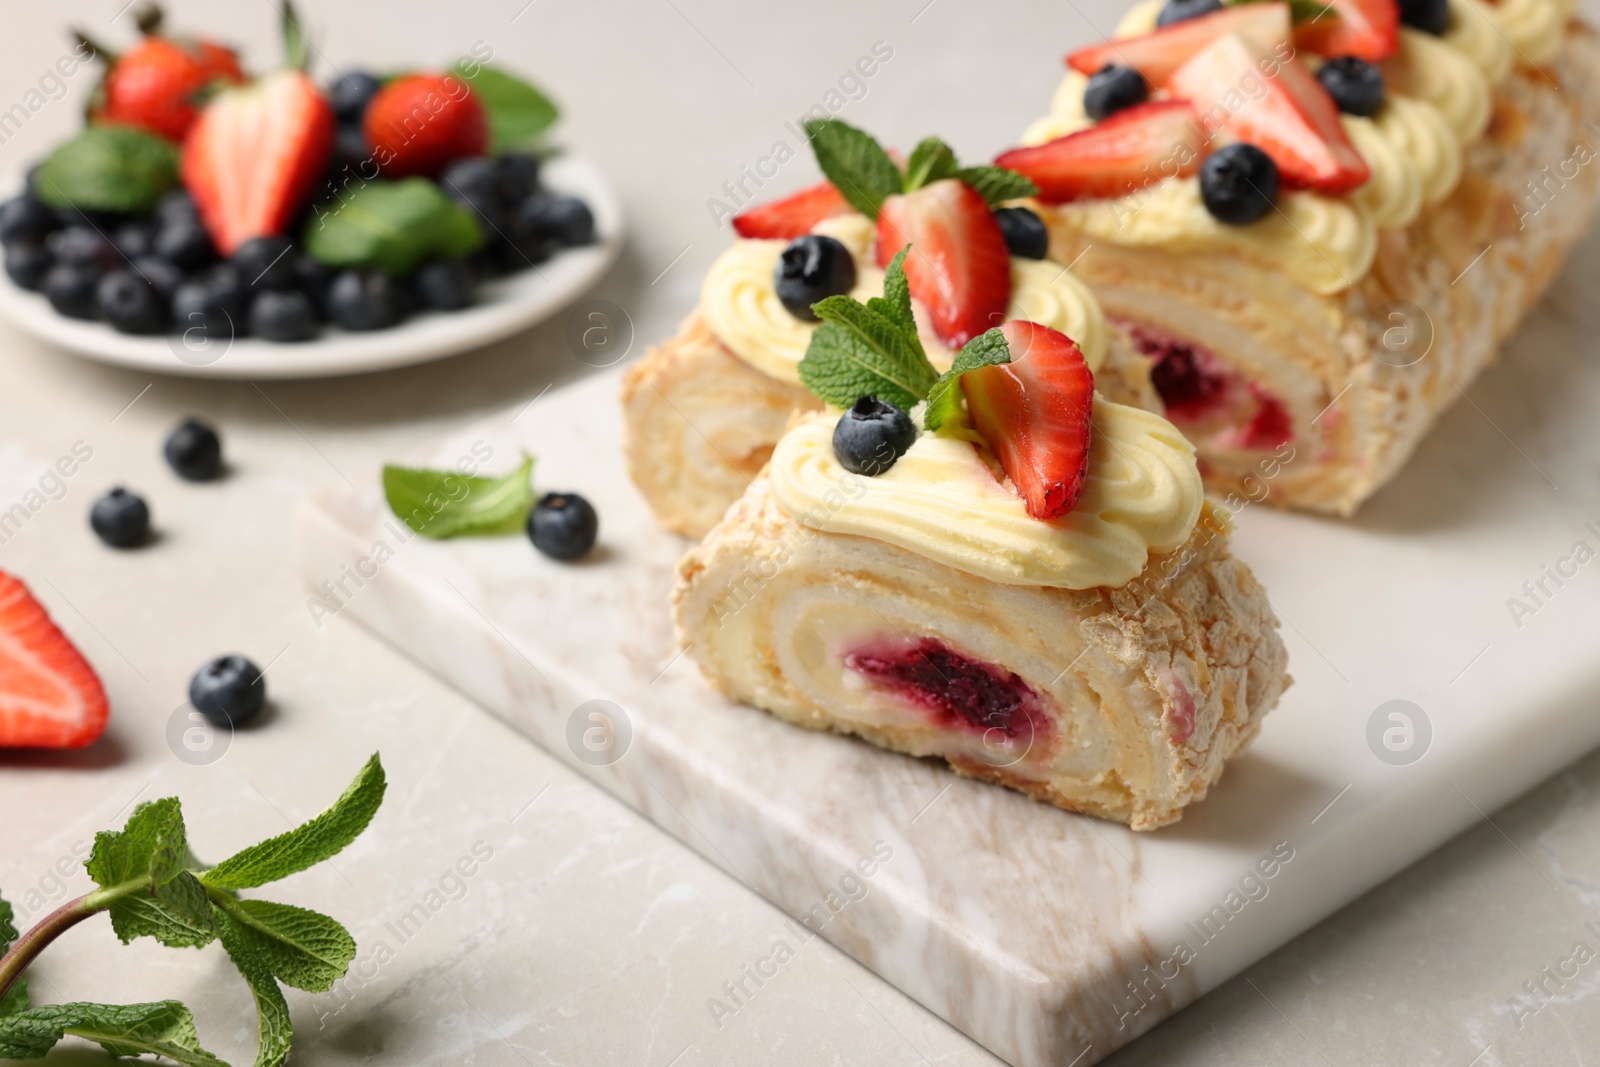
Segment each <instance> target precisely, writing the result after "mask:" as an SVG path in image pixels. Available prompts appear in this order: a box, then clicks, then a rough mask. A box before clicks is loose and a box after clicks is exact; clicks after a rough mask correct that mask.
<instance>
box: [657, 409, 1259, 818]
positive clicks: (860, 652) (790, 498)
mask: <svg viewBox="0 0 1600 1067" xmlns="http://www.w3.org/2000/svg"><path fill="white" fill-rule="evenodd" d="M840 417H841V416H840V412H839V411H838V410H837V409H832V408H829V409H826V410H823V411H819V412H815V413H812V414H809V415H805V416H802V417H800V418H799V419H797V421H796V424H795V426H794V427H793V428H792V429H791V430H789V432H788V433H786V434H785V435H784V436H783V437H782V439H781V440H780V441H779V442H778V444H777V446H776V448H775V450H774V452H773V455H772V458H771V462H770V464H769V465H768V467H767V470H766V471H765V473H764V474H763V475H762V476H761V477H759V478H757V479H756V480H755V481H754V483H753V484H751V485H750V486H749V488H748V489H747V490H746V491H745V493H744V494H743V495H742V496H741V497H740V498H739V500H738V501H737V502H736V503H735V504H734V505H733V507H731V508H730V509H729V510H728V512H727V514H726V515H724V516H723V517H722V519H721V520H720V521H719V522H718V523H717V524H716V525H715V526H714V527H713V528H712V529H711V531H710V532H709V534H708V535H707V536H706V538H705V540H704V541H703V542H702V543H701V544H700V545H699V546H698V547H696V548H695V549H693V550H692V551H691V552H690V553H689V554H688V555H687V556H686V557H685V558H684V559H683V561H682V562H681V563H680V564H679V568H678V578H677V583H676V587H675V590H674V593H673V609H674V618H675V621H676V624H677V628H678V635H679V639H680V641H681V643H682V645H683V647H684V648H686V649H687V650H688V655H689V656H690V657H692V658H693V659H694V660H695V661H696V662H697V663H698V664H699V666H700V668H701V671H702V672H703V674H704V675H705V677H706V678H707V679H708V680H709V681H710V683H711V684H712V685H713V686H714V687H715V688H717V689H718V690H720V691H721V692H722V693H724V694H725V695H726V696H728V697H729V698H730V699H733V700H736V701H742V702H744V703H746V704H750V705H753V706H754V707H757V708H761V709H764V710H766V711H768V712H770V713H772V714H773V715H776V716H778V717H779V718H781V719H784V720H786V721H788V722H791V723H794V724H795V725H798V726H803V727H806V728H808V729H813V730H833V731H837V732H840V733H845V734H853V735H856V736H858V737H860V738H862V739H864V740H866V741H869V742H871V743H873V744H875V745H879V746H882V747H884V748H887V749H892V750H894V751H896V752H902V753H906V754H908V755H911V756H929V757H938V758H940V759H943V760H945V761H947V762H948V763H949V765H950V766H951V767H953V768H954V769H955V770H956V771H958V772H959V773H961V774H963V775H967V776H970V777H973V778H980V779H986V780H988V781H991V782H996V783H999V784H1001V785H1005V786H1009V787H1011V788H1013V789H1017V790H1020V791H1022V792H1023V793H1026V794H1027V795H1029V796H1031V797H1033V798H1034V799H1036V800H1040V801H1043V802H1045V803H1049V804H1054V805H1057V806H1059V807H1061V808H1064V809H1067V810H1069V811H1075V812H1081V813H1085V814H1088V815H1093V816H1098V817H1100V818H1105V819H1112V820H1115V821H1118V822H1122V823H1126V824H1127V825H1129V826H1131V827H1132V828H1134V829H1136V830H1148V829H1153V828H1155V827H1159V826H1162V825H1165V824H1167V823H1171V822H1173V821H1175V820H1176V819H1178V818H1179V817H1180V815H1181V813H1182V811H1183V809H1184V807H1185V806H1186V805H1188V804H1190V803H1193V802H1194V801H1196V800H1199V799H1200V798H1201V797H1203V796H1204V795H1205V793H1206V791H1207V789H1208V788H1209V787H1210V786H1211V784H1212V783H1214V782H1215V781H1217V779H1218V777H1219V776H1220V775H1221V774H1222V770H1223V766H1224V763H1225V762H1226V760H1227V759H1228V758H1229V757H1230V756H1232V755H1234V754H1236V753H1237V752H1239V751H1240V749H1242V748H1243V747H1244V746H1245V745H1246V744H1247V743H1248V742H1249V741H1250V739H1251V738H1252V737H1253V736H1254V735H1255V733H1256V732H1257V730H1258V728H1259V727H1260V724H1261V720H1262V717H1263V716H1264V715H1265V714H1266V712H1267V711H1268V710H1269V709H1271V708H1272V707H1273V706H1274V705H1275V704H1276V703H1277V701H1278V698H1279V695H1280V694H1281V693H1282V691H1283V690H1284V688H1285V686H1286V685H1287V684H1288V677H1287V675H1286V674H1285V666H1286V654H1285V651H1284V647H1283V644H1282V642H1281V641H1280V640H1279V637H1278V633H1277V620H1276V618H1275V616H1274V614H1273V612H1272V609H1271V607H1270V605H1269V604H1268V601H1267V598H1266V595H1265V593H1264V592H1263V591H1262V589H1261V587H1260V586H1259V585H1258V584H1257V583H1256V581H1255V579H1254V578H1253V577H1252V575H1251V573H1250V571H1249V569H1248V568H1247V567H1246V566H1245V565H1244V564H1243V563H1241V562H1239V561H1238V560H1236V559H1234V558H1233V557H1232V556H1231V555H1230V553H1229V550H1228V540H1229V530H1230V527H1229V523H1228V517H1227V513H1226V512H1225V511H1223V510H1221V509H1220V508H1218V507H1216V506H1215V505H1213V504H1210V503H1208V502H1207V501H1206V500H1205V497H1204V491H1203V487H1202V484H1201V480H1200V476H1199V472H1198V469H1197V467H1196V464H1195V459H1194V452H1193V449H1192V447H1191V446H1190V445H1189V443H1188V442H1187V441H1186V440H1185V439H1184V437H1183V435H1182V434H1180V433H1179V432H1178V431H1177V430H1176V429H1175V428H1174V427H1173V426H1172V425H1171V424H1170V423H1168V422H1167V421H1166V420H1164V419H1162V418H1161V417H1159V416H1156V415H1153V414H1150V413H1149V412H1146V411H1143V410H1140V409H1138V408H1134V407H1129V406H1124V405H1121V404H1116V403H1113V402H1111V401H1108V400H1106V399H1105V398H1104V397H1101V396H1096V397H1095V398H1094V403H1093V415H1092V419H1093V436H1092V445H1090V446H1089V448H1088V456H1087V463H1086V467H1085V475H1084V478H1083V482H1082V489H1081V493H1080V494H1079V495H1078V497H1077V499H1076V502H1075V504H1073V505H1072V506H1071V510H1070V511H1069V512H1067V513H1066V514H1063V515H1060V516H1059V517H1056V518H1052V519H1050V520H1048V521H1041V520H1040V519H1038V518H1035V517H1034V516H1033V515H1032V514H1030V511H1029V507H1028V505H1027V504H1026V503H1025V501H1024V500H1023V499H1022V497H1020V496H1019V495H1018V492H1017V490H1016V488H1015V487H1014V486H1013V484H1012V482H1011V480H1010V479H1008V478H1007V476H1006V474H1005V472H1004V471H1002V470H1001V469H1000V467H999V466H998V464H997V462H996V457H995V455H994V454H993V452H992V451H991V450H990V449H988V448H987V447H986V445H985V444H984V442H983V439H982V438H981V437H979V436H977V435H976V434H973V433H971V432H965V431H959V430H958V431H957V432H954V433H945V432H940V433H933V432H927V431H924V432H921V433H920V434H919V435H918V436H917V437H916V440H915V442H914V443H912V444H911V445H910V447H909V449H908V450H907V451H906V452H905V453H904V455H902V456H900V457H899V458H898V460H897V461H896V462H895V463H894V465H893V466H892V467H890V468H889V469H888V470H887V471H884V472H883V473H880V474H878V475H876V476H873V477H867V476H863V475H859V474H852V473H850V472H849V471H848V470H847V469H846V468H845V467H844V466H842V465H841V461H840V459H839V457H838V456H837V455H836V453H835V445H834V444H833V434H834V429H835V425H836V423H837V422H838V421H839V419H840Z"/></svg>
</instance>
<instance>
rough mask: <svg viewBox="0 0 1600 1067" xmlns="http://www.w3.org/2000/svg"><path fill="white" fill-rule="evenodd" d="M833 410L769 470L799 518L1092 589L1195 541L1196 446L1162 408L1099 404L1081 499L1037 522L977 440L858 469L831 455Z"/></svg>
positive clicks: (929, 553)
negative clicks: (864, 473) (868, 470)
mask: <svg viewBox="0 0 1600 1067" xmlns="http://www.w3.org/2000/svg"><path fill="white" fill-rule="evenodd" d="M837 418H838V414H837V413H836V412H833V413H828V412H824V413H822V414H819V415H817V416H814V417H813V418H811V419H810V420H809V421H806V422H804V423H801V424H800V425H798V426H796V427H795V428H794V429H792V430H790V431H789V433H788V434H786V435H784V438H783V440H781V441H779V442H778V447H777V449H776V451H774V452H773V455H772V462H771V464H770V465H769V466H768V468H767V476H768V478H769V479H770V480H771V482H772V489H773V494H774V495H775V496H776V498H777V501H778V504H779V506H781V507H782V508H783V510H784V511H785V512H787V513H788V514H789V515H790V516H791V517H792V518H794V519H795V520H796V521H797V522H800V523H802V524H804V525H808V526H812V527H813V528H815V529H820V530H826V531H828V532H830V533H841V534H855V535H858V536H861V537H872V538H876V539H877V540H880V541H885V542H887V543H889V544H892V545H897V546H899V547H900V548H904V549H906V550H908V551H911V552H915V553H917V554H918V555H921V556H924V557H926V558H928V559H931V560H934V561H936V562H939V563H944V564H947V565H949V566H951V567H954V568H956V569H958V570H961V571H965V572H967V573H968V574H975V575H977V576H979V577H982V578H987V579H989V580H991V581H996V582H1002V583H1006V584H1010V585H1036V586H1050V587H1053V588H1060V589H1094V588H1099V587H1103V586H1104V587H1117V586H1122V585H1125V584H1127V583H1128V582H1130V581H1132V580H1133V579H1134V578H1136V577H1138V576H1139V574H1140V573H1141V572H1142V571H1143V570H1144V568H1145V564H1146V562H1147V561H1148V559H1149V557H1150V554H1151V553H1152V552H1171V551H1173V550H1175V549H1177V548H1178V547H1179V546H1180V545H1182V544H1183V543H1184V542H1185V541H1187V540H1188V538H1189V535H1190V533H1191V532H1192V531H1193V530H1194V526H1195V523H1196V521H1197V520H1198V519H1199V517H1200V510H1201V506H1202V504H1203V502H1204V498H1205V494H1204V488H1203V487H1202V485H1201V482H1200V472H1199V469H1198V467H1197V466H1196V465H1195V459H1194V446H1192V445H1191V444H1189V442H1188V441H1187V440H1186V439H1185V438H1184V436H1183V434H1181V433H1180V432H1179V431H1178V429H1177V428H1176V427H1175V426H1173V425H1172V424H1171V423H1170V422H1167V421H1166V420H1165V419H1163V418H1161V417H1160V416H1159V415H1152V414H1150V413H1149V412H1146V411H1141V410H1139V409H1138V408H1131V407H1125V406H1123V405H1121V404H1114V403H1111V402H1110V401H1108V400H1105V399H1103V398H1101V397H1099V396H1096V397H1095V401H1094V437H1093V443H1092V446H1091V449H1090V455H1089V470H1088V478H1087V480H1086V481H1085V483H1084V489H1083V494H1082V496H1080V497H1079V499H1078V504H1077V506H1076V507H1075V508H1074V509H1073V510H1072V511H1071V512H1070V513H1069V514H1067V515H1064V516H1062V517H1061V518H1059V519H1055V520H1052V521H1050V522H1041V521H1039V520H1038V519H1035V518H1033V517H1031V516H1030V515H1029V514H1028V511H1027V508H1026V506H1025V505H1024V503H1023V501H1022V499H1021V498H1020V497H1019V496H1017V494H1016V492H1015V491H1014V490H1013V488H1012V487H1011V485H1010V483H1009V482H1007V481H1004V480H1002V479H1000V478H998V477H997V476H996V475H995V473H994V471H993V468H992V467H991V465H990V462H989V461H988V459H987V458H986V456H985V455H984V453H983V452H981V451H980V450H979V446H976V445H974V444H972V443H971V442H970V441H968V440H965V439H963V438H961V437H959V436H946V435H945V434H943V433H938V434H935V433H923V434H922V435H921V436H920V437H918V438H917V440H916V443H915V444H913V445H912V446H911V448H910V450H909V451H908V452H906V454H905V455H903V456H901V457H900V459H899V460H898V461H897V462H896V463H895V465H894V466H893V467H891V468H889V470H888V471H886V472H884V473H883V474H880V475H878V476H877V477H875V478H865V477H861V476H859V475H852V474H850V473H848V472H847V471H845V470H844V468H842V467H841V466H840V465H839V461H838V460H837V459H836V458H835V457H834V454H833V443H832V438H833V427H834V424H835V422H836V421H837Z"/></svg>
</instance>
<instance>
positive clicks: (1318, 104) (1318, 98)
mask: <svg viewBox="0 0 1600 1067" xmlns="http://www.w3.org/2000/svg"><path fill="white" fill-rule="evenodd" d="M1263 62H1265V64H1266V65H1267V67H1268V70H1269V71H1270V70H1271V68H1272V67H1276V69H1277V72H1276V73H1275V74H1272V75H1271V76H1269V75H1268V71H1263V70H1262V65H1263ZM1240 85H1259V86H1260V87H1261V92H1260V93H1259V94H1257V95H1255V96H1250V95H1246V94H1244V93H1241V92H1240V91H1239V90H1238V88H1237V87H1238V86H1240ZM1167 89H1168V90H1169V91H1170V92H1171V93H1172V95H1173V96H1175V97H1179V98H1181V99H1184V100H1188V101H1189V102H1190V103H1191V104H1193V105H1194V109H1195V111H1196V112H1198V113H1199V115H1200V119H1201V121H1202V122H1204V123H1205V124H1206V128H1207V129H1209V130H1212V131H1213V132H1217V131H1226V132H1227V134H1228V135H1229V136H1230V137H1232V138H1235V139H1237V140H1240V141H1247V142H1249V143H1250V144H1253V145H1255V146H1256V147H1257V148H1260V149H1261V150H1262V151H1264V152H1266V153H1267V155H1269V156H1271V157H1272V160H1273V162H1274V163H1276V164H1278V170H1279V172H1280V173H1281V174H1282V176H1283V183H1284V184H1285V185H1287V186H1290V187H1294V188H1308V189H1316V190H1318V191H1320V192H1324V193H1332V194H1339V193H1347V192H1349V191H1350V190H1352V189H1354V188H1356V187H1357V186H1359V185H1361V184H1362V183H1364V182H1365V181H1366V180H1367V179H1368V178H1370V177H1371V176H1372V171H1371V169H1370V168H1369V167H1368V166H1367V161H1366V160H1364V159H1362V158H1361V153H1359V152H1357V151H1356V148H1355V145H1353V144H1351V143H1350V138H1349V137H1347V136H1346V135H1345V132H1344V123H1343V121H1341V120H1340V118H1339V106H1338V105H1337V104H1335V103H1334V102H1333V97H1331V96H1329V95H1328V90H1326V89H1324V88H1323V87H1322V83H1321V82H1319V81H1317V79H1316V78H1315V77H1314V76H1313V75H1312V74H1311V72H1310V71H1308V70H1307V69H1306V68H1305V67H1303V66H1301V65H1300V63H1299V61H1298V60H1293V59H1291V60H1289V61H1288V62H1283V61H1281V60H1277V59H1268V60H1265V61H1264V60H1263V58H1262V56H1261V53H1260V52H1259V51H1258V50H1257V49H1255V48H1254V47H1252V46H1251V45H1250V43H1249V42H1247V41H1246V40H1245V39H1244V38H1242V37H1239V36H1237V35H1235V34H1229V35H1228V36H1226V37H1220V38H1218V39H1217V40H1216V41H1214V42H1212V44H1211V45H1210V46H1209V47H1208V48H1207V49H1206V50H1205V51H1203V52H1201V53H1200V54H1199V55H1197V56H1195V57H1194V58H1193V59H1191V60H1190V61H1189V62H1187V63H1185V64H1184V65H1183V66H1182V67H1181V68H1179V69H1178V70H1177V72H1176V73H1174V74H1173V75H1172V77H1171V78H1170V79H1169V80H1168V82H1167Z"/></svg>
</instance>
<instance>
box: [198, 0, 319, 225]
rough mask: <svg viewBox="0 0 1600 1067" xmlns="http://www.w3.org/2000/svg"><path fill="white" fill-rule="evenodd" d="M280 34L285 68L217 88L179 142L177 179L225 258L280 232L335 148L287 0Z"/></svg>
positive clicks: (305, 45) (305, 198)
mask: <svg viewBox="0 0 1600 1067" xmlns="http://www.w3.org/2000/svg"><path fill="white" fill-rule="evenodd" d="M284 38H285V41H286V43H287V46H288V53H289V66H287V67H285V68H283V69H281V70H276V71H273V72H272V73H271V74H267V75H265V76H264V77H261V78H258V79H257V80H255V81H253V82H251V83H249V84H248V85H241V86H239V87H237V88H233V89H227V90H225V91H223V92H221V93H218V94H217V95H216V97H215V98H213V99H212V101H211V102H210V103H209V104H207V105H206V107H205V110H204V111H203V112H202V113H201V115H200V119H199V121H198V122H196V123H195V125H194V129H193V130H192V131H190V134H189V138H188V140H187V141H185V142H184V146H183V161H182V163H181V165H180V172H181V174H182V176H183V184H184V186H185V187H187V188H188V190H189V194H190V195H191V196H193V197H194V202H195V206H196V207H197V208H198V209H199V211H200V219H201V221H202V222H204V223H205V227H206V231H207V232H208V233H209V234H210V235H211V240H212V241H213V242H214V243H215V244H216V246H217V249H218V250H219V251H220V252H221V253H222V254H223V255H224V256H231V255H233V253H234V252H236V251H238V249H239V246H240V245H242V244H244V243H245V242H246V241H248V240H250V239H251V238H253V237H270V236H273V235H276V234H280V233H283V232H284V230H286V229H287V228H288V226H289V224H290V223H291V222H292V221H294V218H295V216H297V215H298V214H299V213H300V210H301V209H302V208H304V207H305V205H306V202H307V201H308V200H309V199H310V198H311V192H312V190H313V189H314V188H315V186H316V184H317V181H318V180H319V179H320V178H321V177H322V174H323V172H324V170H326V168H327V165H328V157H329V156H330V155H331V154H332V152H333V140H334V127H335V121H334V115H333V107H332V105H330V104H329V103H328V100H327V98H326V97H325V96H323V94H322V90H321V89H320V88H318V86H317V84H316V83H315V82H314V81H312V80H311V78H310V77H308V76H307V75H306V73H305V71H304V70H303V69H302V68H303V67H304V65H305V63H306V61H307V59H308V57H309V44H308V43H307V42H306V39H305V36H304V34H303V33H302V32H301V30H300V25H299V22H298V21H297V20H296V18H295V14H294V8H293V7H292V6H291V5H289V4H285V5H284Z"/></svg>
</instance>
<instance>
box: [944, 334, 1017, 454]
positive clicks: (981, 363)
mask: <svg viewBox="0 0 1600 1067" xmlns="http://www.w3.org/2000/svg"><path fill="white" fill-rule="evenodd" d="M1010 362H1011V346H1010V345H1008V344H1006V338H1005V335H1004V334H1002V333H1001V332H1000V331H999V329H993V330H985V331H984V332H983V333H980V334H979V335H978V336H976V337H974V338H973V339H972V340H970V341H968V342H967V343H966V344H964V345H962V346H961V351H959V352H957V353H956V358H955V361H954V362H953V363H951V364H950V369H949V370H947V371H945V372H944V373H943V374H941V375H939V380H938V381H936V382H934V383H933V388H932V389H931V390H929V392H928V410H927V411H926V412H924V413H923V416H922V425H923V426H924V427H925V428H926V429H929V430H937V429H939V427H941V426H943V425H944V424H945V423H946V422H949V421H950V420H951V419H952V418H954V417H955V416H956V415H957V414H958V413H959V412H960V410H961V376H962V375H963V374H965V373H967V371H969V370H977V369H978V368H979V367H992V366H994V365H995V364H997V363H1010Z"/></svg>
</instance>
